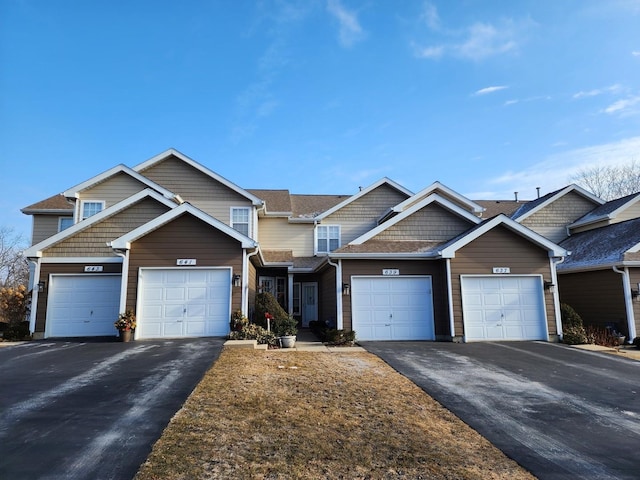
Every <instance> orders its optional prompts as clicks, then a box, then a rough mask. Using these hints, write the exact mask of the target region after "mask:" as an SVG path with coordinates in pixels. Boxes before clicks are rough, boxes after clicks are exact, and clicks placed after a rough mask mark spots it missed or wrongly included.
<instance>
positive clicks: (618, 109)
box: [604, 95, 640, 115]
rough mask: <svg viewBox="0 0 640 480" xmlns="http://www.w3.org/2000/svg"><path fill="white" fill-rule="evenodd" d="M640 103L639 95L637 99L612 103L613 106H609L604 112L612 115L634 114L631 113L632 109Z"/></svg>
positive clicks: (631, 98)
mask: <svg viewBox="0 0 640 480" xmlns="http://www.w3.org/2000/svg"><path fill="white" fill-rule="evenodd" d="M639 103H640V95H637V96H635V97H628V98H625V99H622V100H618V101H617V102H614V103H612V104H611V105H609V106H608V107H607V108H605V109H604V112H605V113H608V114H610V115H611V114H613V113H618V114H628V113H633V112H631V107H633V106H635V105H637V104H639Z"/></svg>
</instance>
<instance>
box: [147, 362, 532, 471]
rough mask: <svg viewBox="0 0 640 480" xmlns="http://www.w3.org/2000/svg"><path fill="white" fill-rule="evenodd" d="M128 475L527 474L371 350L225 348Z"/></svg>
mask: <svg viewBox="0 0 640 480" xmlns="http://www.w3.org/2000/svg"><path fill="white" fill-rule="evenodd" d="M135 478H136V480H149V479H163V480H165V479H208V478H239V479H295V478H312V479H400V478H401V479H436V478H437V479H482V480H486V479H510V480H518V479H532V478H534V477H533V476H532V475H531V474H529V473H528V472H527V471H525V470H524V469H522V468H521V467H520V466H519V465H517V464H516V463H515V462H514V461H512V460H510V459H508V458H507V457H505V455H504V454H503V453H502V452H500V451H499V450H498V449H497V448H495V447H494V446H493V445H491V444H490V443H489V442H488V441H487V440H485V439H484V438H483V437H482V436H480V435H479V434H478V433H477V432H475V431H474V430H472V429H471V428H470V427H468V426H467V425H466V424H465V423H463V422H462V421H461V420H459V419H458V418H457V417H456V416H454V415H453V414H452V413H450V412H449V411H448V410H446V409H444V408H443V407H442V406H441V405H440V404H438V403H437V402H435V401H434V400H433V399H432V398H431V397H429V396H428V395H426V394H425V393H424V392H423V391H422V390H420V389H419V388H418V387H417V386H415V385H414V384H413V383H411V382H410V381H409V380H407V379H406V378H405V377H403V376H401V375H399V374H398V373H396V372H395V371H394V370H393V369H392V368H391V367H389V366H388V365H387V364H385V363H384V362H383V361H382V360H380V359H379V358H378V357H376V356H374V355H371V354H369V353H309V352H283V351H278V350H271V351H254V350H244V349H225V350H224V351H223V352H222V355H221V356H220V359H219V360H218V361H217V362H216V363H215V365H214V366H213V367H212V368H211V370H209V372H208V373H207V374H206V375H205V378H204V379H203V381H202V382H201V383H200V385H199V386H198V387H197V388H196V389H195V391H194V392H193V393H192V395H191V396H190V397H189V399H188V400H187V402H186V403H185V405H184V407H183V408H182V409H181V410H180V411H179V412H178V413H177V414H176V415H175V417H174V418H173V420H172V421H171V423H170V425H169V426H168V427H167V429H166V430H165V432H164V434H163V435H162V438H161V439H160V440H159V441H158V442H157V443H156V444H155V446H154V448H153V451H152V453H151V454H150V456H149V457H148V459H147V461H146V462H145V463H144V464H143V465H142V467H141V469H140V471H139V472H138V474H137V476H136V477H135Z"/></svg>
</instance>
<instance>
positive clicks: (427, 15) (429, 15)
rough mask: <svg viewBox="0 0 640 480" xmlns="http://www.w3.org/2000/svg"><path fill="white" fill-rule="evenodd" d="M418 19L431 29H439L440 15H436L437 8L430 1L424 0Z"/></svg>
mask: <svg viewBox="0 0 640 480" xmlns="http://www.w3.org/2000/svg"><path fill="white" fill-rule="evenodd" d="M420 19H421V20H422V21H423V22H424V23H426V24H427V26H428V27H429V28H430V29H431V30H439V29H440V16H439V15H438V10H437V9H436V7H435V5H433V4H432V3H430V2H425V3H424V5H423V6H422V13H421V14H420Z"/></svg>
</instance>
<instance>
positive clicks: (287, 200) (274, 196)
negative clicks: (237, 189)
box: [247, 188, 292, 217]
mask: <svg viewBox="0 0 640 480" xmlns="http://www.w3.org/2000/svg"><path fill="white" fill-rule="evenodd" d="M247 192H249V193H251V194H252V195H255V196H256V197H258V198H259V199H261V200H262V201H263V202H264V215H266V216H275V217H283V216H287V217H288V216H290V215H291V214H292V208H291V194H290V193H289V190H266V189H255V188H251V189H248V190H247Z"/></svg>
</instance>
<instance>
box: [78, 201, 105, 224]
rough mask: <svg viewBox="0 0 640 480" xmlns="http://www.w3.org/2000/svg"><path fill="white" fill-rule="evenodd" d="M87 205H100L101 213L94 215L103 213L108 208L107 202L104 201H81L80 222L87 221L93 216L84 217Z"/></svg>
mask: <svg viewBox="0 0 640 480" xmlns="http://www.w3.org/2000/svg"><path fill="white" fill-rule="evenodd" d="M87 203H98V204H100V211H99V212H96V213H94V214H93V215H95V214H97V213H100V212H101V211H103V210H104V209H105V207H106V202H105V201H104V200H90V199H86V200H81V201H80V212H79V216H80V220H86V219H87V218H89V217H92V216H93V215H89V216H88V217H85V216H84V207H85V205H86V204H87Z"/></svg>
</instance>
